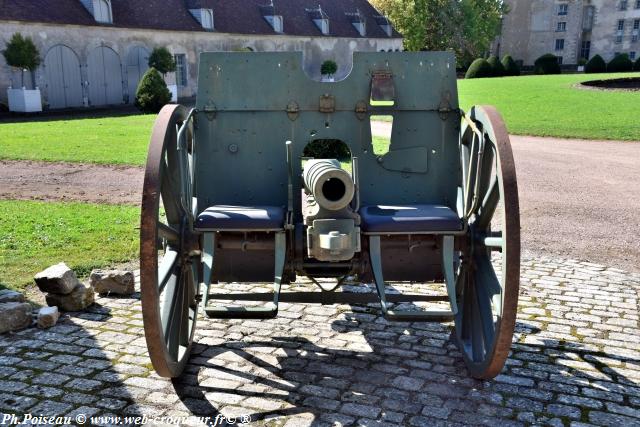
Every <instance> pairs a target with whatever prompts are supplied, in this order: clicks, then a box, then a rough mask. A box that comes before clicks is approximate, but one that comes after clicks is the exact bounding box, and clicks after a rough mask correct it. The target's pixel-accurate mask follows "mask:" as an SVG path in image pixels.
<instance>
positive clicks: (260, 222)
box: [195, 205, 285, 231]
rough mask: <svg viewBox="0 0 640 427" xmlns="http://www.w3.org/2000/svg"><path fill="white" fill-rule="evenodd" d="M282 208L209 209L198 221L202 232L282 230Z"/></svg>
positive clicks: (219, 207) (227, 206) (220, 206)
mask: <svg viewBox="0 0 640 427" xmlns="http://www.w3.org/2000/svg"><path fill="white" fill-rule="evenodd" d="M284 217H285V209H284V207H282V206H229V205H215V206H211V207H210V208H207V209H206V210H205V211H203V212H202V213H201V214H200V215H198V218H197V219H196V224H195V228H197V229H200V230H221V231H224V230H248V231H249V230H280V229H283V228H284Z"/></svg>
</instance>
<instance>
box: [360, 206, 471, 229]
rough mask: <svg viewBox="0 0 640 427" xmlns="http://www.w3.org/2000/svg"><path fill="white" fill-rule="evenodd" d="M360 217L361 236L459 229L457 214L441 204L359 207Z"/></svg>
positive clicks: (459, 222)
mask: <svg viewBox="0 0 640 427" xmlns="http://www.w3.org/2000/svg"><path fill="white" fill-rule="evenodd" d="M360 216H361V219H362V231H364V232H365V233H418V232H423V233H424V232H426V233H429V232H438V231H457V230H461V229H462V221H460V218H458V214H456V213H455V212H454V211H453V210H452V209H451V208H449V207H447V206H443V205H404V206H385V205H372V206H363V207H362V208H361V209H360Z"/></svg>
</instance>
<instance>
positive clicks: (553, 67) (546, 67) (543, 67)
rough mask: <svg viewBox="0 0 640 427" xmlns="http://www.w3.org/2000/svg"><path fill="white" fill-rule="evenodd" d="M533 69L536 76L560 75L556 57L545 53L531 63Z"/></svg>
mask: <svg viewBox="0 0 640 427" xmlns="http://www.w3.org/2000/svg"><path fill="white" fill-rule="evenodd" d="M533 67H534V68H533V69H534V72H535V73H536V74H560V64H558V57H557V56H555V55H553V54H551V53H545V54H544V55H542V56H541V57H539V58H538V59H536V61H535V62H534V63H533Z"/></svg>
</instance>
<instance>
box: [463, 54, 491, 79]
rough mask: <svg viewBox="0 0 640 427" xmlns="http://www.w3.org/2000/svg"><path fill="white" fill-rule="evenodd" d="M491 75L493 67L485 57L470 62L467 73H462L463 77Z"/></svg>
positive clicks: (477, 77)
mask: <svg viewBox="0 0 640 427" xmlns="http://www.w3.org/2000/svg"><path fill="white" fill-rule="evenodd" d="M492 75H493V69H492V68H491V65H489V63H488V62H487V60H486V59H483V58H478V59H476V60H475V61H473V62H472V63H471V65H470V66H469V69H468V70H467V73H466V74H465V75H464V78H465V79H479V78H482V77H491V76H492Z"/></svg>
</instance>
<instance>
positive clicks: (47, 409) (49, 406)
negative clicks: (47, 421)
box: [29, 400, 72, 417]
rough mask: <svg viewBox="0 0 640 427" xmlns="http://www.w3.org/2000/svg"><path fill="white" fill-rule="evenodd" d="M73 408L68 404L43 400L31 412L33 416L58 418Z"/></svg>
mask: <svg viewBox="0 0 640 427" xmlns="http://www.w3.org/2000/svg"><path fill="white" fill-rule="evenodd" d="M71 408H72V406H71V405H70V404H68V403H61V402H55V401H52V400H43V401H42V402H40V403H39V404H37V405H36V406H34V407H33V408H31V409H30V410H29V412H31V414H33V415H42V416H47V417H51V416H57V415H62V414H64V413H66V412H67V411H68V410H69V409H71Z"/></svg>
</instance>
